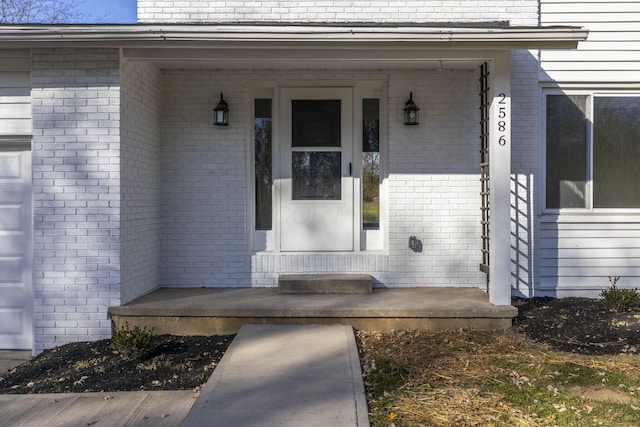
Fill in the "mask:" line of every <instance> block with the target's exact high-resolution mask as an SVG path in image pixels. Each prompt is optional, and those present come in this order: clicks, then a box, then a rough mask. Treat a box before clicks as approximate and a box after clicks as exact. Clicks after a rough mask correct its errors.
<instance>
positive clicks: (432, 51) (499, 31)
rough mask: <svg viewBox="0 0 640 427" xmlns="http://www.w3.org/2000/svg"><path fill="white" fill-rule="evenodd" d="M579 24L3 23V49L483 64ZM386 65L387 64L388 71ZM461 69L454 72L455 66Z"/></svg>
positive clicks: (559, 36) (567, 34)
mask: <svg viewBox="0 0 640 427" xmlns="http://www.w3.org/2000/svg"><path fill="white" fill-rule="evenodd" d="M587 35H588V31H587V30H585V29H583V28H581V27H571V26H550V27H511V26H508V25H504V24H500V23H498V24H496V23H485V24H482V23H479V24H477V25H476V24H468V23H465V24H448V25H445V24H440V25H437V24H375V25H373V24H272V23H262V24H162V25H154V24H132V25H30V26H20V25H3V26H0V45H1V46H3V47H4V48H36V47H91V48H100V47H107V48H122V49H123V54H124V56H125V57H126V58H128V59H131V60H143V61H153V62H156V63H158V64H159V65H160V66H162V67H167V68H175V67H182V66H184V65H185V64H189V65H190V66H201V67H207V66H221V65H222V66H227V67H241V66H255V65H257V64H260V63H264V62H267V61H268V63H269V65H270V66H272V67H273V66H276V67H277V66H283V67H289V66H294V65H295V64H304V66H309V65H310V64H311V65H313V64H314V62H317V65H318V66H320V65H321V66H323V67H343V66H345V64H350V65H352V66H361V65H367V64H369V65H374V64H375V65H376V66H378V67H380V62H385V63H387V64H386V65H388V64H392V63H393V64H396V65H401V66H407V65H411V64H416V63H423V66H424V63H428V62H431V63H433V61H439V66H440V67H442V66H443V64H442V61H443V60H445V61H450V62H451V64H445V65H453V64H455V63H464V62H474V63H475V62H476V61H477V60H480V59H485V58H486V55H483V54H480V53H479V52H480V51H485V52H486V51H508V50H513V49H575V48H576V47H577V45H578V43H579V42H580V41H584V40H586V38H587ZM386 65H385V66H386ZM454 68H455V67H454Z"/></svg>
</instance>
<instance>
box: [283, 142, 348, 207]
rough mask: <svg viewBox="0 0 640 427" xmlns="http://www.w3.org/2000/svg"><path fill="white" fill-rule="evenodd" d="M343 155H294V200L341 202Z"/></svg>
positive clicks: (332, 153) (311, 153)
mask: <svg viewBox="0 0 640 427" xmlns="http://www.w3.org/2000/svg"><path fill="white" fill-rule="evenodd" d="M341 157H342V156H341V153H339V152H336V151H331V152H318V151H311V152H310V151H305V152H294V153H292V169H293V170H292V171H293V174H292V186H293V189H292V193H293V200H340V197H341V184H340V180H341V173H340V164H341V163H340V162H341Z"/></svg>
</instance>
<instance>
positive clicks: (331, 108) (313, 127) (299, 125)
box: [291, 99, 342, 147]
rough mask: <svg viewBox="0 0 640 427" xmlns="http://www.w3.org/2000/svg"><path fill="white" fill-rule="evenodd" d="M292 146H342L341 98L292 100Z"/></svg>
mask: <svg viewBox="0 0 640 427" xmlns="http://www.w3.org/2000/svg"><path fill="white" fill-rule="evenodd" d="M291 115H292V122H291V146H292V147H340V146H341V145H342V144H341V141H340V139H341V138H340V129H341V128H340V126H341V120H340V100H339V99H313V100H312V99H294V100H292V101H291Z"/></svg>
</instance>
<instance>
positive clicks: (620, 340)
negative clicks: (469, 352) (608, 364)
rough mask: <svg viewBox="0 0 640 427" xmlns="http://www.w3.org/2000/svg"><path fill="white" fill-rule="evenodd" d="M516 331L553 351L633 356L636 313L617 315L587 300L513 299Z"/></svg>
mask: <svg viewBox="0 0 640 427" xmlns="http://www.w3.org/2000/svg"><path fill="white" fill-rule="evenodd" d="M513 305H515V306H516V307H517V308H518V317H517V318H516V319H515V320H514V326H515V328H516V330H518V331H519V332H522V333H524V334H525V335H527V336H528V337H530V338H532V339H533V340H535V341H538V342H543V343H546V344H548V345H549V346H550V348H552V349H553V350H558V351H566V352H571V353H580V354H592V355H598V354H600V355H606V354H621V353H629V354H637V353H638V352H639V350H640V313H638V312H623V313H617V312H615V311H611V310H609V309H608V308H607V307H606V306H605V305H604V304H603V302H602V300H596V299H589V298H561V299H555V298H548V297H547V298H531V299H526V300H525V299H514V301H513Z"/></svg>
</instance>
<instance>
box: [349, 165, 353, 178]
mask: <svg viewBox="0 0 640 427" xmlns="http://www.w3.org/2000/svg"><path fill="white" fill-rule="evenodd" d="M349 176H353V174H352V173H351V162H349Z"/></svg>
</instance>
